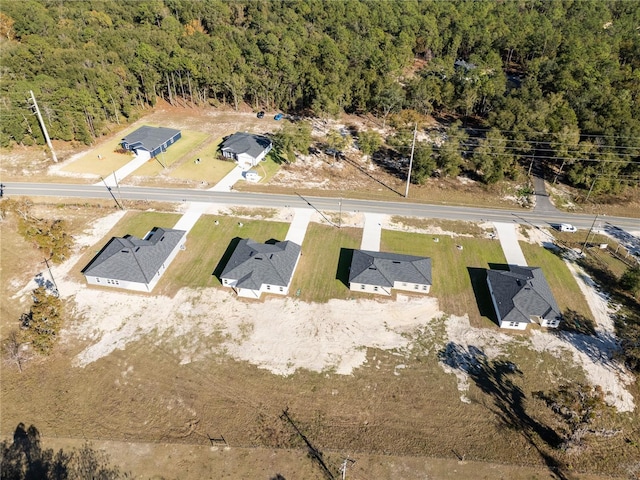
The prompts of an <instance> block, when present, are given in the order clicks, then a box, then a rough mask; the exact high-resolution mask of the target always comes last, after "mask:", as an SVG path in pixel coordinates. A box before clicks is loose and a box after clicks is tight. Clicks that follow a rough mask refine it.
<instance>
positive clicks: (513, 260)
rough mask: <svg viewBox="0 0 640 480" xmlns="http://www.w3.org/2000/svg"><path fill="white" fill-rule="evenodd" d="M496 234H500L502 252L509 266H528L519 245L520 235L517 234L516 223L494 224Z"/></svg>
mask: <svg viewBox="0 0 640 480" xmlns="http://www.w3.org/2000/svg"><path fill="white" fill-rule="evenodd" d="M493 225H494V227H496V232H498V240H500V245H501V246H502V251H503V252H504V256H505V258H506V259H507V263H508V264H509V265H519V266H521V267H526V266H527V261H526V260H525V258H524V254H523V253H522V249H521V248H520V244H519V243H518V234H517V233H516V224H515V223H500V222H494V223H493Z"/></svg>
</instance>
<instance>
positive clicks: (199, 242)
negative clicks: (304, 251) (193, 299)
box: [158, 215, 289, 295]
mask: <svg viewBox="0 0 640 480" xmlns="http://www.w3.org/2000/svg"><path fill="white" fill-rule="evenodd" d="M216 221H217V222H218V224H217V225H216V223H215V222H216ZM239 223H242V227H240V226H239V225H238V224H239ZM288 230H289V224H288V223H282V222H271V221H269V222H265V221H259V220H249V219H240V218H237V217H229V216H224V215H221V216H218V215H203V216H202V217H201V218H200V220H198V222H197V223H196V224H195V225H194V227H193V229H191V231H190V232H189V234H188V236H187V244H186V247H187V248H186V250H185V251H182V252H180V253H179V254H178V256H177V257H176V259H175V260H174V261H173V263H172V264H171V267H169V268H168V269H167V271H166V273H165V274H164V275H163V277H162V279H161V280H160V284H159V285H158V286H159V289H158V290H159V292H160V293H164V294H168V295H173V294H175V293H176V292H177V291H178V290H179V289H180V288H182V287H192V288H198V287H211V286H219V285H220V281H219V280H218V278H216V275H220V273H221V272H222V270H223V269H224V267H225V265H226V262H227V260H228V259H229V257H230V255H231V253H232V252H233V248H234V247H235V245H236V243H237V240H236V241H234V239H241V238H251V239H252V240H255V241H256V242H266V241H267V240H271V239H274V240H278V241H282V240H284V237H285V236H286V234H287V231H288ZM214 272H215V275H213V273H214Z"/></svg>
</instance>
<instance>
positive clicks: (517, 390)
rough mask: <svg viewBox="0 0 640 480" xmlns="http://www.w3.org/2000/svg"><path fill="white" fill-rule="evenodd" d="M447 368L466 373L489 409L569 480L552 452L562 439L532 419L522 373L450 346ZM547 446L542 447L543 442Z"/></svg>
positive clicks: (442, 355) (446, 354)
mask: <svg viewBox="0 0 640 480" xmlns="http://www.w3.org/2000/svg"><path fill="white" fill-rule="evenodd" d="M438 357H439V359H440V361H441V362H443V363H444V364H445V365H447V366H449V367H451V368H453V369H455V370H458V371H462V372H464V373H466V374H467V375H468V376H469V378H470V379H471V380H473V382H474V383H475V385H476V386H477V387H478V388H479V389H480V390H481V391H482V392H484V393H485V394H486V395H488V396H489V397H490V398H491V399H492V401H493V405H486V406H487V409H488V410H489V411H491V412H492V413H493V414H494V415H495V416H496V418H497V419H498V420H499V421H500V423H501V424H502V425H503V426H505V427H506V428H509V429H511V430H514V431H516V432H518V433H520V434H521V435H522V436H523V437H524V438H525V439H526V441H527V442H528V443H529V445H531V446H532V447H533V448H535V449H536V451H537V452H538V454H539V455H540V457H541V458H542V460H543V461H544V462H545V464H546V465H547V467H548V468H549V470H550V471H551V472H552V473H553V474H554V475H555V476H556V478H558V479H560V480H569V478H570V477H569V476H567V475H568V473H567V471H566V470H567V468H566V466H565V465H563V464H562V463H561V462H560V461H558V460H557V459H556V458H554V457H553V455H551V454H550V453H549V452H548V451H547V450H548V448H558V447H559V446H560V445H561V443H562V438H561V437H560V436H559V435H558V434H557V433H556V432H555V430H553V429H552V428H550V427H548V426H547V425H544V424H543V423H541V422H539V421H538V420H536V419H535V418H533V417H531V416H530V415H529V413H528V412H527V409H526V395H525V394H524V392H523V390H522V388H521V387H520V386H519V385H518V384H517V383H516V381H517V379H518V378H519V377H522V372H521V371H520V370H519V369H518V367H517V366H516V365H515V364H514V363H512V362H509V361H505V360H501V359H498V360H490V359H489V358H488V357H487V356H486V354H485V353H484V352H483V351H482V350H481V349H479V348H477V347H474V346H469V347H468V348H466V347H464V346H462V345H459V344H457V343H454V342H449V343H448V344H447V345H446V346H445V348H444V349H442V350H441V351H440V352H439V353H438ZM540 441H542V442H543V444H542V445H540V444H539V442H540Z"/></svg>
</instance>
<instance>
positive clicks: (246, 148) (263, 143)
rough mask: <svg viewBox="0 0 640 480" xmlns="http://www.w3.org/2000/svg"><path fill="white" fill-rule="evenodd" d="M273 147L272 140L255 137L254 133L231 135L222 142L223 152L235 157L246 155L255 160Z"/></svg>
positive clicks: (259, 136) (260, 136)
mask: <svg viewBox="0 0 640 480" xmlns="http://www.w3.org/2000/svg"><path fill="white" fill-rule="evenodd" d="M270 146H271V140H269V139H268V138H267V137H263V136H262V135H254V134H252V133H244V132H238V133H234V134H233V135H231V136H230V137H229V138H227V139H226V140H225V141H224V142H222V147H221V150H222V151H223V152H231V153H234V154H235V155H239V154H241V153H246V154H248V155H251V156H252V157H253V158H258V156H259V155H260V154H261V153H262V152H264V151H265V150H266V149H267V148H269V147H270Z"/></svg>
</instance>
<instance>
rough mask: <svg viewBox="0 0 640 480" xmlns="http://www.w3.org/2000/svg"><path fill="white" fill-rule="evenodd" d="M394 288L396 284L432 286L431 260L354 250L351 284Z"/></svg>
mask: <svg viewBox="0 0 640 480" xmlns="http://www.w3.org/2000/svg"><path fill="white" fill-rule="evenodd" d="M351 282H355V283H364V284H366V285H379V286H381V287H393V284H394V282H407V283H419V284H423V285H431V284H432V277H431V259H430V258H426V257H416V256H413V255H401V254H397V253H385V252H371V251H368V250H354V251H353V258H352V259H351V271H350V272H349V283H351Z"/></svg>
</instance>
